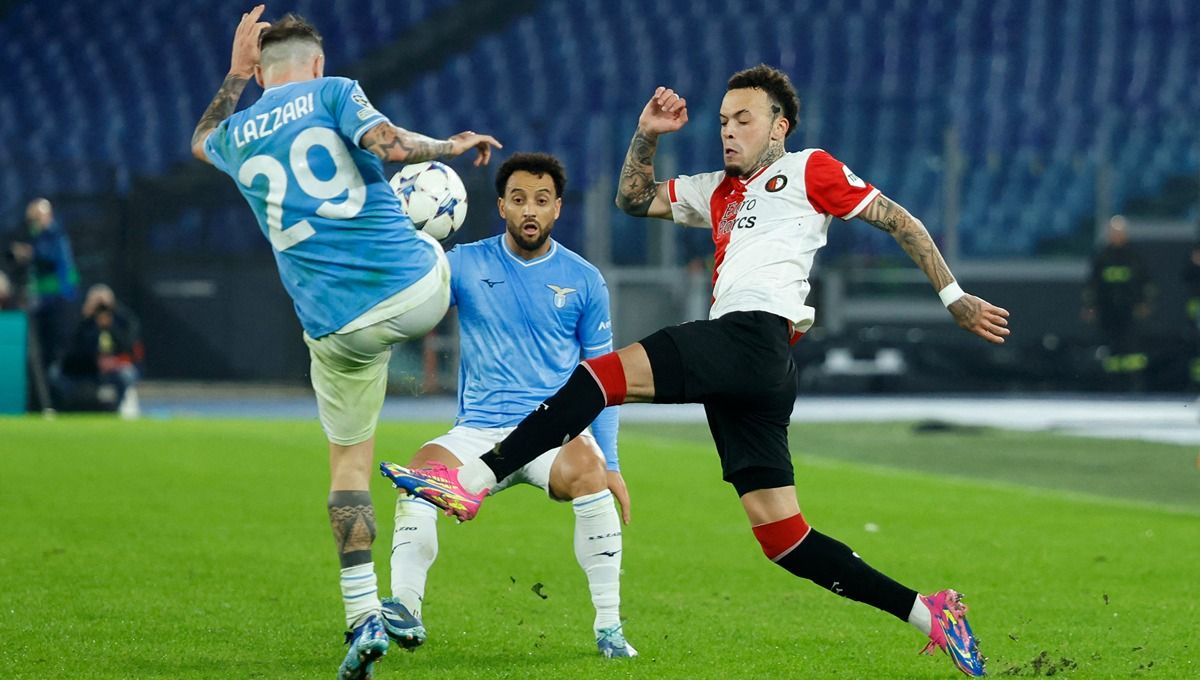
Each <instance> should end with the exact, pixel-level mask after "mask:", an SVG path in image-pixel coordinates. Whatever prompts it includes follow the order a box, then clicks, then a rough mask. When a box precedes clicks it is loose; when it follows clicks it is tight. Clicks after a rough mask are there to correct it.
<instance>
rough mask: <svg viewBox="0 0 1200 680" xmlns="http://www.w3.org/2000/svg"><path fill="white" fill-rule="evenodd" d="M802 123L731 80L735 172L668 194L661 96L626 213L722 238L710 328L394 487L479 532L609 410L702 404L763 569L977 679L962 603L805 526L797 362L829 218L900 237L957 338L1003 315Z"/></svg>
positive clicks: (607, 374)
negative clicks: (459, 461)
mask: <svg viewBox="0 0 1200 680" xmlns="http://www.w3.org/2000/svg"><path fill="white" fill-rule="evenodd" d="M799 109H800V101H799V97H797V95H796V91H795V89H794V88H793V87H792V84H791V82H790V81H789V79H788V77H787V76H786V75H785V74H784V73H782V72H781V71H779V70H777V69H774V68H771V67H769V66H766V65H760V66H756V67H754V68H751V69H747V70H745V71H741V72H739V73H736V74H734V75H733V77H732V78H730V80H729V87H728V91H727V92H726V93H725V98H724V100H723V101H722V102H721V109H720V123H721V126H720V131H721V145H722V149H723V151H724V160H725V166H724V170H720V171H717V172H710V173H705V174H701V175H693V176H681V177H677V178H675V179H671V180H668V181H665V182H660V181H657V180H656V179H655V177H654V153H655V148H656V146H657V143H658V137H659V136H660V135H662V134H666V133H670V132H674V131H676V130H678V129H680V128H681V127H683V126H684V125H685V124H686V123H687V103H686V102H685V101H684V99H683V98H681V97H680V96H679V95H677V94H676V93H675V92H673V91H672V90H670V89H667V88H663V87H660V88H658V89H657V90H656V91H655V93H654V96H652V97H651V98H650V101H649V102H648V103H647V104H646V107H645V108H644V109H643V110H642V114H641V117H640V118H639V119H638V127H637V131H636V132H635V133H634V136H633V141H632V142H631V143H630V146H629V153H628V154H627V155H626V158H625V164H624V166H623V167H622V169H621V177H620V184H619V188H618V193H617V205H618V206H620V207H621V209H622V210H624V211H625V212H627V213H629V214H631V215H637V216H642V217H658V218H663V219H671V220H674V221H675V222H678V223H680V224H683V225H685V226H693V227H701V228H705V229H710V230H711V231H712V235H713V242H714V244H715V245H716V267H715V269H716V271H715V273H714V276H713V305H712V309H711V311H710V313H709V319H708V320H706V321H694V322H691V323H685V324H682V325H679V326H673V327H670V328H665V329H663V330H660V331H658V332H657V333H654V334H652V335H650V336H648V337H646V338H644V339H642V340H641V341H640V342H637V343H634V344H632V345H629V346H628V347H625V348H623V349H621V350H619V351H617V352H613V353H610V354H606V355H603V356H600V357H596V358H592V359H587V360H585V361H584V362H583V363H581V364H580V366H579V368H577V369H576V370H575V372H574V374H572V376H571V378H570V380H568V381H567V383H566V385H564V386H563V388H562V389H561V390H559V391H558V393H557V394H555V395H554V396H553V397H550V398H549V399H547V400H546V401H545V402H544V403H543V404H542V405H541V406H539V408H538V409H537V410H536V411H534V412H533V413H532V414H530V415H529V416H528V417H526V418H525V420H524V421H522V422H521V424H520V425H519V426H518V427H517V429H516V430H514V431H513V432H512V434H510V435H509V436H508V438H507V439H505V440H504V441H502V442H500V443H499V444H497V445H496V447H495V448H494V449H493V450H492V451H491V452H489V453H486V454H484V455H483V456H482V457H481V458H479V459H478V460H473V461H471V462H470V464H468V465H465V466H463V467H462V468H460V469H459V470H457V471H454V474H450V475H441V476H435V475H432V474H430V471H428V470H412V471H409V474H410V478H409V479H408V480H394V481H397V483H398V484H400V485H402V486H404V487H405V488H409V490H410V491H413V490H416V491H415V492H416V493H418V494H419V495H423V496H425V497H427V498H430V499H431V500H432V499H437V500H436V501H434V502H439V504H440V505H441V506H442V507H444V508H446V509H447V510H448V511H449V512H453V513H454V514H455V515H457V516H458V517H460V518H461V519H470V518H471V517H473V516H474V515H475V513H476V512H477V511H478V509H479V504H480V502H481V501H482V499H483V496H484V494H485V493H486V490H487V489H488V488H489V487H491V486H494V485H495V484H496V483H497V480H501V479H504V478H505V477H507V476H508V475H510V474H512V472H513V471H515V470H517V469H519V468H520V467H521V466H522V465H524V464H526V463H527V462H529V461H530V460H532V459H533V458H534V457H536V456H537V455H539V454H540V453H541V452H542V451H545V450H547V449H549V448H551V447H553V446H559V445H561V444H562V442H564V441H567V440H568V439H570V438H572V437H575V436H577V435H578V434H579V433H580V432H581V431H583V429H584V428H585V427H586V426H587V425H588V424H589V423H590V422H591V421H592V420H593V419H595V417H596V414H598V413H599V412H600V411H601V410H602V409H603V408H605V407H606V406H611V405H615V404H621V403H625V402H630V401H638V402H654V403H701V404H704V408H705V413H706V414H707V416H708V423H709V429H710V431H711V432H712V435H713V440H714V442H715V443H716V446H717V453H718V454H719V456H720V458H721V469H722V472H723V476H724V478H725V481H727V482H729V483H730V484H732V485H733V487H734V489H735V490H736V491H737V494H738V496H739V497H740V499H741V501H742V507H743V508H744V509H745V511H746V515H747V518H748V519H749V520H750V524H751V525H752V527H753V532H754V536H755V538H757V539H758V541H759V543H760V545H761V546H762V549H763V552H764V553H766V555H767V557H768V558H770V559H771V560H772V561H773V562H774V563H776V564H778V565H779V566H781V567H783V568H784V569H786V570H787V571H789V572H790V573H792V574H794V575H796V576H800V577H802V578H805V579H808V580H811V581H813V582H814V583H816V584H818V585H820V586H822V587H824V588H827V589H829V590H830V591H832V592H834V593H836V594H838V595H841V596H843V597H848V598H851V599H854V600H858V601H860V602H864V603H866V604H869V605H871V606H873V607H875V608H877V609H881V610H883V611H885V612H888V613H890V614H892V615H894V616H896V617H897V618H899V619H900V620H902V621H907V622H909V623H911V624H912V625H913V626H914V627H916V628H917V629H918V630H920V631H921V632H923V633H924V634H926V635H928V636H929V643H928V644H927V645H926V647H925V651H927V652H932V651H933V650H935V649H941V650H943V651H945V652H947V653H948V654H949V655H950V656H951V658H952V659H953V661H954V664H955V666H957V667H958V669H959V670H961V671H962V672H964V673H966V674H967V675H972V676H978V675H982V674H983V672H984V668H983V658H982V657H981V656H980V654H979V649H978V645H977V642H976V640H975V638H974V635H973V634H972V632H971V629H970V626H969V625H968V624H967V621H966V616H965V615H966V605H964V604H963V603H962V602H961V597H960V595H959V594H958V593H956V592H955V591H953V590H942V591H939V592H936V593H934V594H932V595H921V594H919V593H918V592H917V591H916V590H913V589H911V588H908V587H905V586H903V585H901V584H899V583H897V582H896V581H894V580H892V579H891V578H889V577H887V576H885V575H884V574H882V573H880V572H878V571H876V570H875V569H873V568H872V567H870V566H868V565H867V564H866V562H864V561H863V560H862V559H861V558H859V556H858V554H857V553H855V552H854V551H852V550H851V549H850V548H849V547H847V546H846V545H844V544H842V543H840V542H838V541H836V540H834V539H833V538H830V537H829V536H826V535H825V534H822V533H820V532H819V531H817V530H816V529H814V528H812V527H811V526H810V525H809V524H808V522H807V521H805V519H804V516H803V515H802V514H801V513H800V505H799V502H798V501H797V499H796V489H795V482H794V473H793V470H792V462H791V454H790V452H789V450H788V442H787V427H788V424H789V421H790V418H791V413H792V407H793V405H794V403H795V398H796V367H795V364H794V363H793V362H792V358H791V352H790V349H789V348H790V344H791V343H793V342H795V341H796V340H797V339H798V338H799V337H800V336H801V335H803V334H804V332H805V331H807V330H808V328H809V327H811V326H812V323H813V319H814V310H813V308H812V307H811V306H809V305H807V304H805V298H806V297H807V295H808V292H809V283H808V278H809V272H810V270H811V268H812V264H813V258H814V256H815V255H816V252H817V250H818V249H819V248H820V247H821V246H823V245H824V244H825V238H826V233H827V231H828V229H829V224H830V222H831V221H832V218H833V217H838V218H840V219H843V220H849V219H852V218H854V217H858V218H860V219H862V220H865V221H866V222H868V223H870V224H872V225H874V226H876V227H878V228H880V229H883V230H884V231H886V232H888V233H889V234H891V235H892V236H893V237H895V239H896V240H897V241H898V242H899V243H900V246H901V247H902V248H903V249H904V251H905V252H906V253H908V254H909V256H910V257H912V259H913V261H914V262H916V264H917V265H918V266H919V267H920V268H921V270H922V271H924V272H925V274H926V276H927V277H928V278H929V281H930V283H931V284H932V285H933V288H934V290H936V291H938V294H939V296H940V297H941V299H942V302H943V303H944V304H945V305H946V307H947V308H948V310H949V312H950V314H951V315H952V316H953V317H954V320H955V321H956V322H957V323H958V325H959V326H961V327H962V328H964V329H966V330H968V331H970V332H972V333H975V334H976V335H979V336H980V337H982V338H984V339H985V340H988V341H990V342H994V343H1002V342H1004V338H1005V336H1007V335H1008V334H1009V330H1008V327H1007V326H1008V322H1007V317H1008V312H1007V311H1005V310H1004V309H1001V308H999V307H996V306H994V305H992V304H990V303H988V302H987V301H985V300H982V299H980V298H978V297H975V296H973V295H969V294H966V293H964V292H963V291H962V289H961V288H960V287H959V286H958V284H957V283H956V282H955V279H954V276H953V275H952V274H951V273H950V269H949V267H947V266H946V262H945V260H944V259H943V258H942V256H941V253H940V252H938V249H937V246H936V245H935V244H934V242H933V239H932V238H930V236H929V232H928V231H926V229H925V226H924V225H923V224H921V222H920V220H918V219H917V218H915V217H913V216H912V215H911V214H910V213H909V212H908V211H907V210H905V209H904V208H903V207H901V206H900V205H898V204H897V203H895V202H893V201H891V200H889V199H888V198H887V197H886V196H884V195H883V194H882V193H880V191H879V190H878V189H876V188H875V187H873V186H871V185H870V184H868V183H867V182H865V181H863V180H862V179H860V178H859V177H858V176H856V175H855V174H854V173H853V172H851V171H850V169H849V168H847V167H846V166H845V165H844V164H842V163H841V162H840V161H838V160H837V159H835V158H834V157H833V156H831V155H830V154H829V153H827V152H825V151H822V150H820V149H805V150H803V151H798V152H792V153H787V152H786V151H785V150H784V140H785V139H786V138H787V136H788V135H790V134H791V133H792V132H793V131H794V130H795V129H796V125H797V123H798V118H799ZM431 489H436V491H430V490H431ZM422 490H424V492H425V493H421V491H422Z"/></svg>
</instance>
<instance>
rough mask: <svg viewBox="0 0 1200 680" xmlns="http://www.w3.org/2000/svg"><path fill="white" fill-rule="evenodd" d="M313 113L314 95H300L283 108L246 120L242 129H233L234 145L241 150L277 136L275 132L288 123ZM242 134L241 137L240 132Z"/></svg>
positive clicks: (277, 107) (276, 108) (279, 107)
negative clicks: (255, 142)
mask: <svg viewBox="0 0 1200 680" xmlns="http://www.w3.org/2000/svg"><path fill="white" fill-rule="evenodd" d="M312 111H313V93H312V92H309V93H308V94H304V95H300V96H299V97H296V98H295V99H293V100H292V101H290V102H288V103H286V104H284V105H283V106H276V107H275V108H273V109H271V110H270V111H267V112H266V113H260V114H258V115H257V116H254V117H253V118H248V119H246V122H245V123H242V125H241V127H235V128H234V129H233V143H234V144H236V145H237V147H238V148H239V149H240V148H242V147H243V146H245V145H246V144H248V143H250V142H253V141H254V140H256V139H260V138H262V137H267V136H270V135H272V134H275V131H276V130H278V129H279V128H280V127H282V126H284V125H287V124H288V123H290V122H292V121H294V120H299V119H300V118H303V117H304V116H307V115H308V114H310V113H312ZM239 131H240V132H241V135H239V134H238V132H239Z"/></svg>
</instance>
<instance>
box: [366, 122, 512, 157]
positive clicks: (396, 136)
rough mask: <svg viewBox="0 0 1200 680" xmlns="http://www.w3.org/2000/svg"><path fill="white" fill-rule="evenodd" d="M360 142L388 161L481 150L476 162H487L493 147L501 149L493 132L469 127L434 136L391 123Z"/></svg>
mask: <svg viewBox="0 0 1200 680" xmlns="http://www.w3.org/2000/svg"><path fill="white" fill-rule="evenodd" d="M358 145H359V146H361V147H362V148H364V149H366V150H367V151H370V152H371V153H373V154H375V155H376V156H378V157H379V160H381V161H383V162H385V163H389V162H390V163H419V162H421V161H431V160H433V159H435V158H441V157H443V156H448V157H454V156H458V155H461V154H463V153H465V152H466V151H469V150H470V149H477V150H478V151H479V156H478V158H476V159H475V165H487V163H488V161H489V160H491V157H492V147H496V148H501V144H500V142H497V141H496V140H495V138H494V137H492V136H491V135H481V134H477V133H474V132H471V131H469V130H468V131H467V132H460V133H458V134H457V135H454V136H453V137H451V138H450V139H433V138H432V137H426V136H425V135H423V134H421V133H419V132H410V131H408V130H405V129H404V128H399V127H396V126H395V125H392V124H391V123H380V124H379V125H376V126H375V127H373V128H371V129H370V130H367V132H366V134H364V135H363V136H362V138H361V139H360V140H359V142H358Z"/></svg>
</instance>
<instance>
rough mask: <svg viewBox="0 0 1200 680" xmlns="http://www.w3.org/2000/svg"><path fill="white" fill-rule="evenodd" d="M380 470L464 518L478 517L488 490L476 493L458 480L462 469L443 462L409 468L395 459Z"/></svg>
mask: <svg viewBox="0 0 1200 680" xmlns="http://www.w3.org/2000/svg"><path fill="white" fill-rule="evenodd" d="M379 472H380V473H381V474H382V475H383V476H384V477H387V478H388V479H389V480H391V482H392V484H395V485H396V488H398V489H404V490H405V491H407V492H408V493H410V494H412V495H414V496H417V497H418V498H424V499H425V500H427V501H429V502H430V503H433V504H434V505H436V506H437V507H439V508H441V509H443V510H445V511H446V513H447V514H450V515H454V516H455V517H456V518H458V520H459V521H460V522H465V521H467V520H469V519H474V518H475V515H477V514H479V506H480V505H482V504H483V498H484V496H487V493H488V490H487V489H484V490H483V492H482V493H480V494H473V493H471V492H470V491H467V490H466V489H464V488H463V486H462V485H461V484H459V483H458V470H457V469H451V468H448V467H446V466H445V465H442V464H441V463H430V464H429V467H425V468H415V469H412V470H410V469H408V468H406V467H403V466H401V465H396V464H395V463H380V464H379Z"/></svg>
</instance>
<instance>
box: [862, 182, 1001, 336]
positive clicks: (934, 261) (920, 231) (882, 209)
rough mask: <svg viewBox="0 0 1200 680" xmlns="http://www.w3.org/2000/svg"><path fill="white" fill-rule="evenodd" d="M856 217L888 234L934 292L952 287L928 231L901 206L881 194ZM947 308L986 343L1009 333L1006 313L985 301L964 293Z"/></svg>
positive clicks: (957, 320) (949, 276) (955, 319)
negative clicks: (910, 259) (926, 279)
mask: <svg viewBox="0 0 1200 680" xmlns="http://www.w3.org/2000/svg"><path fill="white" fill-rule="evenodd" d="M858 216H859V217H860V218H862V219H863V220H865V221H866V222H869V223H870V224H872V225H874V226H876V227H878V228H880V229H882V230H883V231H886V232H887V233H889V234H891V235H892V238H894V239H896V241H897V242H898V243H899V244H900V247H901V248H903V249H904V252H906V253H908V256H909V257H911V258H912V259H913V262H916V263H917V266H918V267H920V268H921V271H923V272H925V276H927V277H929V282H930V283H932V284H933V287H934V289H935V290H937V291H939V292H940V291H943V290H946V288H947V286H951V285H952V284H955V281H954V275H953V274H951V273H950V267H948V266H947V265H946V260H945V259H944V258H943V257H942V253H941V251H939V250H938V247H937V244H936V243H934V242H933V238H932V237H930V235H929V231H928V230H927V229H925V225H924V224H922V223H921V221H920V220H918V219H917V218H915V217H913V216H912V214H911V213H909V212H908V211H907V210H905V209H904V206H901V205H900V204H899V203H896V202H894V201H892V200H889V199H888V197H887V196H884V195H883V194H880V195H879V196H877V197H875V199H874V200H873V201H871V203H870V204H869V205H868V206H867V207H866V208H865V209H864V210H863V211H862V212H861V213H859V215H858ZM947 308H948V309H949V310H950V314H951V315H953V316H954V321H955V322H956V323H958V325H959V326H960V327H962V328H964V329H966V330H968V331H970V332H972V333H974V334H975V335H978V336H979V337H981V338H983V339H984V340H987V341H988V342H994V343H1002V342H1004V338H1005V337H1006V336H1007V335H1008V334H1009V329H1008V310H1006V309H1003V308H1001V307H997V306H995V305H993V304H991V303H990V302H988V301H987V300H984V299H982V298H978V297H975V296H974V295H970V294H966V293H964V294H963V295H962V296H961V297H959V298H958V299H957V300H955V301H953V302H951V303H950V304H949V305H948V306H947Z"/></svg>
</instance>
